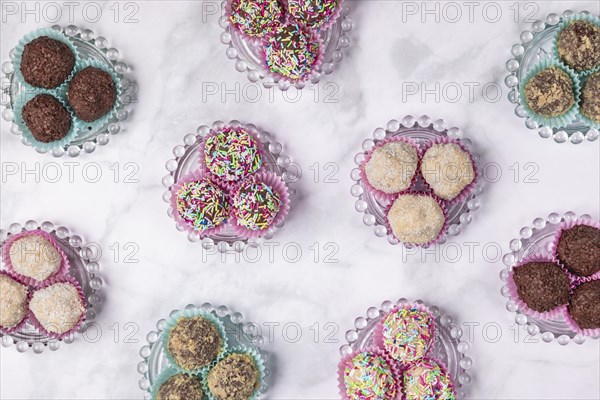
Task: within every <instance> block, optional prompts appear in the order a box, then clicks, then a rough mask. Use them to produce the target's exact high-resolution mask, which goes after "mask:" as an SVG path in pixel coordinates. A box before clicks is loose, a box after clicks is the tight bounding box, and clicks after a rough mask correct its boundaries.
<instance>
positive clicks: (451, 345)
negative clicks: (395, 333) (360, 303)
mask: <svg viewBox="0 0 600 400" xmlns="http://www.w3.org/2000/svg"><path fill="white" fill-rule="evenodd" d="M408 302H409V301H408V300H407V299H400V300H398V301H397V302H396V304H394V303H392V302H391V301H384V302H383V303H382V304H381V307H379V308H378V307H371V308H369V309H368V310H367V314H366V318H365V317H358V318H357V319H356V320H355V321H354V329H352V330H349V331H347V332H346V340H347V342H348V343H347V344H345V345H343V346H342V347H340V355H341V356H342V357H343V356H345V355H346V354H350V353H352V352H353V351H358V350H362V349H366V348H368V347H371V346H372V345H373V333H374V332H375V327H376V325H377V323H378V322H379V321H380V320H381V318H383V317H384V316H385V315H387V313H389V312H390V310H391V309H392V308H394V306H395V305H402V304H405V303H408ZM415 302H416V303H418V304H424V302H423V301H422V300H416V301H415ZM424 305H425V306H427V307H428V308H429V310H430V311H431V313H432V314H433V316H434V317H435V321H436V323H437V330H436V338H435V342H434V344H433V347H432V352H431V354H432V356H433V357H434V358H436V359H438V360H440V361H441V362H443V363H444V364H445V365H446V367H447V368H448V372H449V373H450V375H451V376H452V381H453V382H454V387H455V388H456V395H457V398H458V399H463V398H465V396H466V394H465V391H466V389H467V385H468V384H469V383H471V375H470V374H469V373H468V372H467V370H468V369H470V368H471V367H472V366H473V360H472V359H471V358H470V357H468V356H467V355H466V353H467V352H468V351H469V348H470V346H469V343H467V342H464V341H461V340H460V339H461V337H462V334H463V332H462V329H461V328H460V325H459V324H458V323H456V322H454V319H453V318H452V316H450V315H447V314H442V312H441V311H440V309H439V307H437V306H429V305H427V304H424Z"/></svg>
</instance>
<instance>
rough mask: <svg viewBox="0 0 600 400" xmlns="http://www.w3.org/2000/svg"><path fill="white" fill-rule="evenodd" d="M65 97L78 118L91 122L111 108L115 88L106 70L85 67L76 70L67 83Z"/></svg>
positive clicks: (115, 96) (115, 94)
mask: <svg viewBox="0 0 600 400" xmlns="http://www.w3.org/2000/svg"><path fill="white" fill-rule="evenodd" d="M67 98H68V100H69V104H70V105H71V107H72V108H73V111H74V112H75V115H76V116H77V117H78V118H80V119H82V120H83V121H85V122H93V121H95V120H97V119H98V118H100V117H102V116H103V115H104V114H106V113H108V112H109V111H110V110H111V109H112V108H113V105H114V104H115V100H116V99H117V89H116V86H115V82H113V80H112V77H111V76H110V74H109V73H108V72H106V71H103V70H101V69H99V68H95V67H87V68H84V69H82V70H81V71H79V72H77V73H76V74H75V76H74V77H73V79H72V80H71V82H70V83H69V89H68V90H67Z"/></svg>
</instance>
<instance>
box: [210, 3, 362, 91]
mask: <svg viewBox="0 0 600 400" xmlns="http://www.w3.org/2000/svg"><path fill="white" fill-rule="evenodd" d="M348 3H350V2H349V1H345V2H344V3H343V4H342V11H341V13H340V16H339V18H338V20H337V21H336V22H335V24H333V25H332V26H331V27H330V28H329V29H327V30H325V31H321V32H319V33H320V35H321V39H322V40H323V43H324V45H325V54H324V58H323V64H322V65H321V67H320V68H319V70H318V73H317V74H316V75H315V76H314V77H313V78H312V80H311V83H318V82H319V81H320V80H321V78H322V75H323V74H326V75H329V74H331V73H332V72H333V70H334V66H335V64H337V63H339V62H341V61H342V60H343V59H344V55H343V53H342V51H343V49H344V48H346V47H348V46H349V45H350V38H349V37H348V36H347V35H346V34H347V33H348V32H350V31H351V30H352V27H353V22H352V20H351V19H350V18H349V17H348V16H349V14H350V5H349V4H348ZM225 5H226V2H225V1H224V2H223V3H222V4H221V9H222V14H223V16H222V17H221V18H220V19H219V25H220V26H221V28H223V29H224V32H223V33H221V43H223V44H225V45H227V50H226V51H225V54H226V55H227V57H228V58H230V59H232V60H235V69H236V70H238V71H239V72H246V75H247V76H248V79H249V80H250V81H251V82H258V81H259V80H262V83H263V86H264V87H265V88H267V89H269V88H272V87H274V86H278V87H279V89H281V90H287V89H289V88H290V84H289V83H288V82H285V81H280V80H279V79H278V78H277V77H276V76H274V75H272V74H271V73H270V72H268V71H267V69H266V68H265V67H264V66H263V62H262V57H261V55H260V49H261V45H260V44H252V43H249V42H248V41H246V40H244V38H242V37H240V35H237V34H235V33H232V32H231V27H230V26H229V21H228V20H227V18H226V17H225ZM294 86H295V87H296V88H298V89H302V88H303V87H304V86H305V83H297V84H295V85H294Z"/></svg>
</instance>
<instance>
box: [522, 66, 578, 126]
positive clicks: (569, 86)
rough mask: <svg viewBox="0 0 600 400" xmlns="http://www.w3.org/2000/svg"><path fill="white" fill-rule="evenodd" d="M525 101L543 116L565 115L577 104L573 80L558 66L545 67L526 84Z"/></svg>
mask: <svg viewBox="0 0 600 400" xmlns="http://www.w3.org/2000/svg"><path fill="white" fill-rule="evenodd" d="M525 101H526V102H527V105H528V106H529V108H530V109H531V110H532V111H533V112H535V113H536V114H539V115H541V116H544V117H557V116H560V115H563V114H565V113H566V112H567V111H569V110H570V109H571V107H572V106H573V104H575V93H574V92H573V80H572V79H571V77H570V76H569V74H567V73H566V72H565V71H563V70H562V69H560V68H558V67H555V66H552V67H548V68H546V69H543V70H542V71H540V72H538V73H537V74H536V75H535V76H533V77H532V78H531V79H530V80H529V82H527V83H526V84H525Z"/></svg>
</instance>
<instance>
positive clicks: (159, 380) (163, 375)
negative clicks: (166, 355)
mask: <svg viewBox="0 0 600 400" xmlns="http://www.w3.org/2000/svg"><path fill="white" fill-rule="evenodd" d="M181 373H183V374H186V375H190V376H193V377H196V378H197V379H198V382H200V384H201V385H202V377H201V376H199V375H194V374H189V373H187V372H180V371H178V370H177V369H175V368H173V367H171V366H168V367H167V368H165V369H163V370H162V371H161V372H160V374H158V376H157V377H156V380H155V381H154V384H153V385H152V387H151V388H150V394H151V396H152V399H153V400H154V399H156V398H157V397H158V390H159V389H160V387H161V386H162V385H163V383H165V382H166V381H167V380H169V378H171V377H172V376H175V375H177V374H181ZM203 390H204V389H203Z"/></svg>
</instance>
